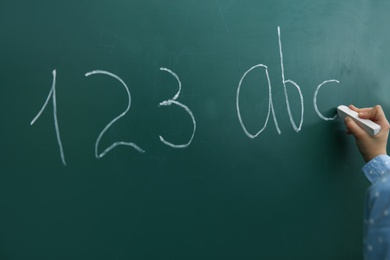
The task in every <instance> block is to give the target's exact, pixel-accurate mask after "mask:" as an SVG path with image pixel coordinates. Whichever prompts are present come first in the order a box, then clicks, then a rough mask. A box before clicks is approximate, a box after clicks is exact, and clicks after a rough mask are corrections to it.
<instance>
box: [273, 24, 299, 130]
mask: <svg viewBox="0 0 390 260" xmlns="http://www.w3.org/2000/svg"><path fill="white" fill-rule="evenodd" d="M278 40H279V53H280V66H281V69H282V82H283V89H284V95H285V97H286V104H287V111H288V115H289V117H290V122H291V124H292V126H293V128H294V130H295V131H296V132H299V131H301V128H302V124H303V114H304V102H303V95H302V92H301V89H300V87H299V85H298V84H297V83H296V82H294V81H292V80H290V79H288V80H285V77H284V63H283V51H282V40H281V37H280V26H278ZM286 83H291V84H292V85H294V86H295V87H296V88H297V90H298V93H299V97H300V100H301V120H300V122H299V126H298V127H297V125H296V124H295V121H294V118H293V116H292V113H291V109H290V103H289V100H288V93H287V87H286Z"/></svg>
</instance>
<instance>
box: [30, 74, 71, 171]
mask: <svg viewBox="0 0 390 260" xmlns="http://www.w3.org/2000/svg"><path fill="white" fill-rule="evenodd" d="M52 73H53V83H52V86H51V89H50V92H49V95H48V96H47V98H46V101H45V103H44V104H43V106H42V108H41V110H40V111H39V112H38V114H37V115H36V116H35V117H34V119H33V120H32V121H31V123H30V125H33V124H34V123H35V121H37V119H38V118H39V117H40V116H41V114H42V112H43V111H44V110H45V108H46V106H47V104H48V103H49V100H50V98H51V99H52V101H53V115H54V127H55V129H56V135H57V142H58V146H59V148H60V154H61V160H62V163H63V164H64V165H66V161H65V155H64V150H63V148H62V142H61V136H60V128H59V127H58V119H57V98H56V77H57V73H56V70H53V72H52Z"/></svg>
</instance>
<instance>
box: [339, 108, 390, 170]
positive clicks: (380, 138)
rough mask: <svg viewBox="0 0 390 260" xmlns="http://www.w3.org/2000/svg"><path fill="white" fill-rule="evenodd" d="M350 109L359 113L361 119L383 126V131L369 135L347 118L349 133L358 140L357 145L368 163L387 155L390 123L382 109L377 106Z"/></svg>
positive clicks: (346, 123)
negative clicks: (379, 156)
mask: <svg viewBox="0 0 390 260" xmlns="http://www.w3.org/2000/svg"><path fill="white" fill-rule="evenodd" d="M349 108H350V109H352V110H354V111H356V112H358V113H359V117H361V118H365V119H370V120H372V121H374V122H375V123H377V124H378V125H380V126H381V131H380V132H379V133H378V134H377V135H374V136H371V135H369V134H368V133H367V132H366V131H364V130H363V129H362V128H361V127H360V126H359V125H358V124H356V122H355V121H353V120H352V119H351V118H350V117H345V125H346V127H347V133H348V134H352V135H353V136H354V137H355V139H356V145H357V147H358V149H359V151H360V153H361V154H362V156H363V158H364V160H365V161H366V162H368V161H370V160H371V159H373V158H375V157H377V156H378V155H381V154H387V151H386V146H387V138H388V136H389V129H390V126H389V122H388V121H387V119H386V116H385V113H384V112H383V110H382V107H381V106H379V105H377V106H375V107H373V108H360V109H359V108H356V107H354V106H353V105H350V106H349Z"/></svg>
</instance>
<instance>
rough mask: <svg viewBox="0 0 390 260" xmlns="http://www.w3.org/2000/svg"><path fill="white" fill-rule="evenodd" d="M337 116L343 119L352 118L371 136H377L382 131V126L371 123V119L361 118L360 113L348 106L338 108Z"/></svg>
mask: <svg viewBox="0 0 390 260" xmlns="http://www.w3.org/2000/svg"><path fill="white" fill-rule="evenodd" d="M337 114H338V115H339V117H341V118H343V119H344V118H345V117H346V116H349V117H350V118H352V119H353V120H354V121H355V122H356V123H357V124H358V125H359V126H360V127H361V128H363V129H364V130H365V131H366V132H367V133H369V134H370V135H376V134H377V133H379V131H380V130H381V126H380V125H378V124H377V123H375V122H373V121H371V120H370V119H363V118H360V117H359V114H358V112H356V111H353V110H352V109H350V108H349V107H347V106H344V105H341V106H338V107H337Z"/></svg>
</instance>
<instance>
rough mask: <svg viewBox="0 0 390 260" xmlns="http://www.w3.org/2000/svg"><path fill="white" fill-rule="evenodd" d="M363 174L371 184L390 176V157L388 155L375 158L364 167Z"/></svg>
mask: <svg viewBox="0 0 390 260" xmlns="http://www.w3.org/2000/svg"><path fill="white" fill-rule="evenodd" d="M362 172H363V173H364V174H365V175H366V177H367V179H368V180H369V181H370V182H371V183H374V182H376V181H378V180H380V179H382V178H384V177H386V176H387V177H388V176H390V157H389V156H388V155H386V154H383V155H379V156H377V157H375V158H374V159H372V160H371V161H369V162H368V163H367V164H366V165H364V167H363V168H362Z"/></svg>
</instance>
